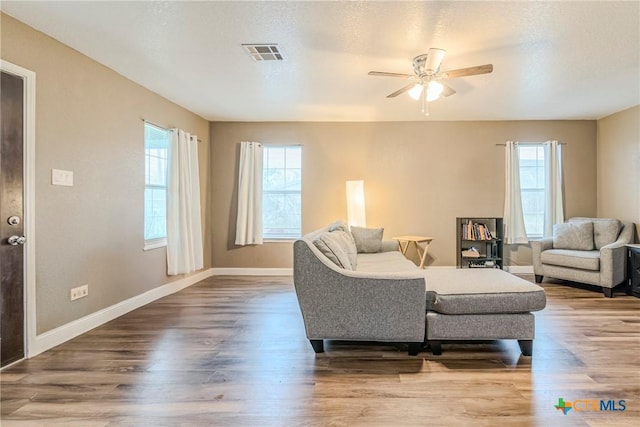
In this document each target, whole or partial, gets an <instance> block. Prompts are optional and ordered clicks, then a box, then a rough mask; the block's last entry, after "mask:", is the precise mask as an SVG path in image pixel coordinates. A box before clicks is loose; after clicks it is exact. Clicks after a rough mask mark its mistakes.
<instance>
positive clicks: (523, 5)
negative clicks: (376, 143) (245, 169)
mask: <svg viewBox="0 0 640 427" xmlns="http://www.w3.org/2000/svg"><path fill="white" fill-rule="evenodd" d="M0 7H1V9H2V11H3V12H5V13H7V14H9V15H11V16H13V17H15V18H17V19H19V20H21V21H23V22H25V23H26V24H28V25H30V26H32V27H35V28H36V29H38V30H40V31H42V32H44V33H46V34H48V35H50V36H51V37H53V38H55V39H57V40H60V41H61V42H63V43H65V44H67V45H69V46H71V47H73V48H75V49H77V50H78V51H80V52H82V53H84V54H86V55H88V56H90V57H91V58H94V59H95V60H97V61H98V62H101V63H102V64H105V65H106V66H108V67H110V68H112V69H114V70H116V71H117V72H119V73H120V74H122V75H124V76H126V77H128V78H129V79H131V80H133V81H135V82H138V83H139V84H141V85H143V86H145V87H146V88H148V89H150V90H152V91H154V92H157V93H159V94H160V95H163V96H164V97H166V98H168V99H170V100H172V101H174V102H176V103H178V104H180V105H182V106H184V107H185V108H188V109H189V110H191V111H193V112H195V113H197V114H199V115H201V116H202V117H204V118H206V119H209V120H233V121H289V120H291V121H297V120H313V121H333V120H335V121H352V120H353V121H372V120H375V121H378V120H381V121H384V120H505V119H509V120H516V119H528V120H531V119H596V118H600V117H603V116H606V115H608V114H611V113H613V112H616V111H620V110H623V109H625V108H628V107H631V106H633V105H637V104H638V103H640V81H639V80H640V78H639V76H640V12H639V10H640V2H637V1H630V2H611V1H604V2H12V1H2V3H1V6H0ZM243 43H278V44H279V45H280V47H281V49H282V51H283V52H284V55H285V59H286V60H285V61H274V62H254V61H253V60H252V59H251V58H250V57H249V55H248V54H247V53H246V52H245V51H243V49H242V48H241V44H243ZM430 47H438V48H443V49H446V50H447V55H446V57H445V59H444V62H443V65H442V69H443V70H447V69H454V68H461V67H468V66H473V65H480V64H486V63H491V64H493V65H494V72H493V73H492V74H487V75H480V76H473V77H465V78H458V79H451V80H447V84H449V86H451V87H452V88H454V89H455V90H456V91H457V94H456V95H454V96H451V97H449V98H446V99H441V100H438V101H435V102H433V103H432V104H431V105H430V112H431V114H430V116H429V117H428V118H425V116H423V115H422V114H421V113H420V106H419V103H418V102H416V101H413V100H412V99H411V98H409V97H408V96H407V95H402V96H399V97H397V98H394V99H387V98H385V96H386V95H387V94H389V93H390V92H393V91H394V90H396V89H398V88H400V87H402V86H403V85H404V84H406V83H405V82H404V80H402V79H394V78H385V77H371V76H367V72H368V71H370V70H379V71H392V72H400V73H410V72H412V65H411V60H412V58H413V57H414V56H416V55H418V54H421V53H425V52H426V51H427V50H428V49H429V48H430Z"/></svg>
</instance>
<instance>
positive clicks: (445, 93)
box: [440, 83, 456, 98]
mask: <svg viewBox="0 0 640 427" xmlns="http://www.w3.org/2000/svg"><path fill="white" fill-rule="evenodd" d="M440 84H441V85H442V93H441V94H440V97H441V98H445V97H447V96H451V95H455V93H456V91H455V90H453V89H452V88H451V87H449V86H447V85H446V84H444V83H440Z"/></svg>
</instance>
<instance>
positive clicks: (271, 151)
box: [262, 146, 302, 240]
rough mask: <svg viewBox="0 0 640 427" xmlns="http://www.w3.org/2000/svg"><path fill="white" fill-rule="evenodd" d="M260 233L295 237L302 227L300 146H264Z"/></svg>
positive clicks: (297, 236)
mask: <svg viewBox="0 0 640 427" xmlns="http://www.w3.org/2000/svg"><path fill="white" fill-rule="evenodd" d="M263 162H264V163H263V173H262V235H263V238H264V239H265V240H269V239H276V240H277V239H297V238H299V237H300V236H301V230H302V219H301V218H302V147H300V146H284V147H277V146H268V147H267V146H264V160H263Z"/></svg>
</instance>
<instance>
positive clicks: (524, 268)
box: [504, 265, 533, 274]
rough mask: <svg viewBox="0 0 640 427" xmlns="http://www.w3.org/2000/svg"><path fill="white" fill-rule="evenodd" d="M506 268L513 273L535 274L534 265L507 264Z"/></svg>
mask: <svg viewBox="0 0 640 427" xmlns="http://www.w3.org/2000/svg"><path fill="white" fill-rule="evenodd" d="M504 269H505V271H508V272H509V273H513V274H533V265H506V266H505V267H504Z"/></svg>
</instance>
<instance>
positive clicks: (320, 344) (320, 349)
mask: <svg viewBox="0 0 640 427" xmlns="http://www.w3.org/2000/svg"><path fill="white" fill-rule="evenodd" d="M309 342H310V343H311V347H313V351H315V352H316V353H324V341H322V340H309Z"/></svg>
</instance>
